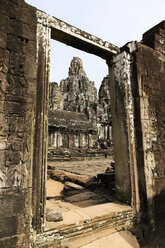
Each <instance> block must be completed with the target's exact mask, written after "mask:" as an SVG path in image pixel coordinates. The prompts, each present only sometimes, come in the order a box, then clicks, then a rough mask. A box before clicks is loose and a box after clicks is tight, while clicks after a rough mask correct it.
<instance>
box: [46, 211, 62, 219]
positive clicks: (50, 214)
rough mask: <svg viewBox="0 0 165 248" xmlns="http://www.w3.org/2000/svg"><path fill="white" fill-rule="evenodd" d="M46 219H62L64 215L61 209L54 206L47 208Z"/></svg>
mask: <svg viewBox="0 0 165 248" xmlns="http://www.w3.org/2000/svg"><path fill="white" fill-rule="evenodd" d="M46 220H47V221H51V222H56V221H62V220H63V216H62V213H61V211H60V210H59V209H54V208H48V209H46Z"/></svg>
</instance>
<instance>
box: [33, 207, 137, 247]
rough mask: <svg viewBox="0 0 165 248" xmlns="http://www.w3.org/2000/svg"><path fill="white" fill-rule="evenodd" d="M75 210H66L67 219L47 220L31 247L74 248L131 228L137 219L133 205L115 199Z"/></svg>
mask: <svg viewBox="0 0 165 248" xmlns="http://www.w3.org/2000/svg"><path fill="white" fill-rule="evenodd" d="M76 211H77V215H75V216H74V214H73V215H72V214H71V213H69V212H67V218H65V216H64V220H63V221H61V222H54V223H52V222H47V223H46V227H45V231H44V232H43V233H42V234H38V235H37V236H36V238H35V241H34V244H33V247H43V248H46V247H47V248H48V247H69V248H72V247H73V248H78V247H81V246H83V245H86V244H88V243H89V242H92V241H94V240H96V239H98V238H101V237H104V236H106V235H109V234H111V233H114V232H116V231H119V230H123V229H126V230H127V229H131V228H132V227H133V226H134V225H135V224H136V223H137V219H138V216H137V213H136V212H135V210H134V209H133V208H131V207H130V206H127V205H122V204H120V203H116V202H115V203H114V202H113V203H105V204H99V205H95V206H90V207H86V208H78V207H76ZM72 216H73V218H72ZM78 216H79V217H78ZM75 217H76V218H75Z"/></svg>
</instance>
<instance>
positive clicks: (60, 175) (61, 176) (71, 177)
mask: <svg viewBox="0 0 165 248" xmlns="http://www.w3.org/2000/svg"><path fill="white" fill-rule="evenodd" d="M49 174H50V177H51V178H52V179H55V180H59V181H61V182H65V181H70V182H74V183H78V184H80V185H84V184H85V183H86V182H87V180H88V178H89V177H88V176H82V175H76V174H74V173H70V172H65V171H62V170H53V171H52V170H50V171H49Z"/></svg>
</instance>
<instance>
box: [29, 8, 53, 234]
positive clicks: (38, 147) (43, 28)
mask: <svg viewBox="0 0 165 248" xmlns="http://www.w3.org/2000/svg"><path fill="white" fill-rule="evenodd" d="M50 35H51V29H50V27H49V22H48V19H47V18H46V17H45V16H44V13H42V12H40V11H37V62H38V67H37V104H36V116H37V117H36V129H35V139H34V142H35V146H34V147H35V149H34V155H33V157H34V161H33V163H34V170H33V213H32V214H33V228H34V229H35V230H36V231H41V230H43V228H44V222H45V218H46V208H45V205H46V180H47V136H48V134H47V130H48V105H49V61H50V57H49V56H50ZM41 202H42V204H41Z"/></svg>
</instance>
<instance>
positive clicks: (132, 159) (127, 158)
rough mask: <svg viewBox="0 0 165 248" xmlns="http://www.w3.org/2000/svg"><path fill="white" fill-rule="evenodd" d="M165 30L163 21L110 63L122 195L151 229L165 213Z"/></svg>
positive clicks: (118, 189)
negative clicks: (145, 218) (140, 214)
mask: <svg viewBox="0 0 165 248" xmlns="http://www.w3.org/2000/svg"><path fill="white" fill-rule="evenodd" d="M164 29H165V22H162V23H160V24H158V25H157V26H155V27H154V28H152V29H151V30H149V31H147V32H146V33H145V34H144V36H143V44H142V43H138V42H132V43H128V44H127V45H126V46H125V47H123V48H122V52H121V53H120V54H119V55H117V56H115V57H114V58H113V60H111V62H110V63H109V65H110V76H111V79H112V87H111V100H112V106H113V108H112V124H113V139H114V154H115V166H116V167H115V169H116V192H117V196H118V197H119V198H121V199H123V200H124V201H130V202H131V203H132V205H134V206H136V208H137V210H138V209H139V207H140V209H141V210H142V211H143V213H145V214H146V216H147V218H148V220H149V222H150V227H151V228H152V230H155V228H156V229H159V228H160V226H161V228H162V230H164V229H163V227H164V218H165V211H164V204H163V202H164V200H165V173H164V171H165V167H164V158H165V157H164V156H165V149H164V143H165V131H164V130H165V112H164V106H165V100H164V99H165V97H164V96H165V91H164V89H165V55H164V50H163V46H164V43H165V39H164V38H165V35H164ZM126 165H127V167H126ZM122 168H125V169H124V171H122ZM119 172H120V173H119ZM125 178H126V179H125ZM129 185H130V186H129ZM129 187H130V189H131V190H130V194H129V190H128V189H129Z"/></svg>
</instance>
